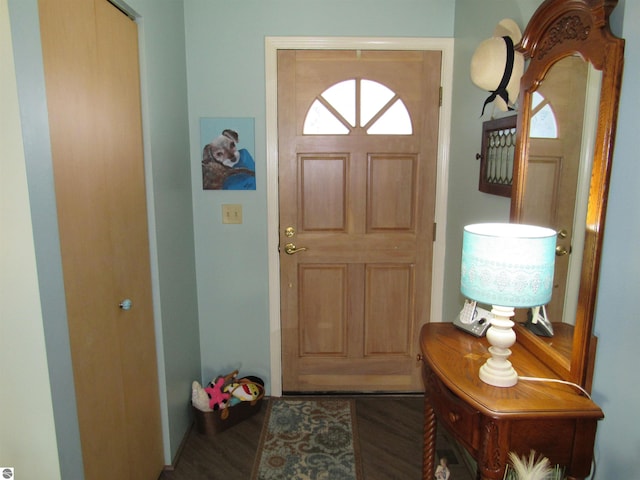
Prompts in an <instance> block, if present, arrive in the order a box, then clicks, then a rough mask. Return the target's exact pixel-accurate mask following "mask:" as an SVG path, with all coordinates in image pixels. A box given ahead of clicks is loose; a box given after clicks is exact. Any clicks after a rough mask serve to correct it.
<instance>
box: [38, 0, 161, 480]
mask: <svg viewBox="0 0 640 480" xmlns="http://www.w3.org/2000/svg"><path fill="white" fill-rule="evenodd" d="M39 10H40V23H41V34H42V47H43V56H44V68H45V80H46V88H47V101H48V109H49V123H50V129H51V145H52V153H53V168H54V178H55V188H56V201H57V208H58V220H59V228H60V241H61V248H62V262H63V272H64V284H65V292H66V301H67V312H68V322H69V335H70V340H71V355H72V360H73V369H74V380H75V390H76V399H77V407H78V418H79V424H80V436H81V441H82V454H83V461H84V468H85V477H86V479H88V480H93V479H102V478H104V479H113V478H119V479H132V480H134V479H135V480H145V479H149V480H150V479H156V478H157V477H158V475H159V474H160V472H161V470H162V466H163V457H162V433H161V426H160V413H159V395H158V386H157V367H156V351H155V339H154V322H153V311H152V298H151V281H150V267H149V247H148V232H147V214H146V204H145V188H144V163H143V149H142V130H141V114H140V91H139V85H140V81H139V67H138V45H137V44H138V37H137V28H136V24H135V22H133V21H132V20H131V19H129V18H128V17H127V16H125V15H124V14H123V13H122V12H120V11H119V10H118V9H116V8H115V7H114V6H113V5H112V4H110V3H109V2H108V1H107V0H57V1H55V2H52V1H50V0H40V2H39ZM125 299H128V300H130V301H131V307H130V308H129V309H127V308H126V307H127V305H126V303H125V304H123V306H125V308H121V306H120V305H121V303H123V302H124V301H125Z"/></svg>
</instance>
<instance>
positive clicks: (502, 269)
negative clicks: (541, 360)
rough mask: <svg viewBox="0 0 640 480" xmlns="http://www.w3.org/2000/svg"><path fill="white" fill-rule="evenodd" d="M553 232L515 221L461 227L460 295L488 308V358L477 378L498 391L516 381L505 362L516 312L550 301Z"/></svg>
mask: <svg viewBox="0 0 640 480" xmlns="http://www.w3.org/2000/svg"><path fill="white" fill-rule="evenodd" d="M555 247H556V232H555V231H554V230H551V229H550V228H544V227H538V226H533V225H523V224H517V223H478V224H475V225H467V226H466V227H464V234H463V237H462V269H461V270H462V271H461V280H460V291H461V292H462V294H463V295H464V296H465V297H467V298H469V299H471V300H475V301H476V302H479V303H483V304H486V305H492V310H491V314H492V317H493V318H492V319H491V320H490V322H491V327H489V330H487V340H488V341H489V344H490V345H491V346H490V347H489V353H490V354H491V358H489V359H488V360H487V361H486V363H485V364H484V365H482V367H480V379H481V380H482V381H483V382H485V383H488V384H489V385H493V386H496V387H511V386H513V385H515V384H516V383H518V374H517V373H516V371H515V370H514V368H513V366H512V365H511V362H510V361H509V360H508V358H509V356H510V355H511V350H509V347H511V346H512V345H513V344H514V342H515V340H516V334H515V332H514V331H513V325H514V323H513V321H512V320H511V317H512V316H513V314H514V308H530V307H535V306H539V305H545V304H547V303H549V300H551V290H552V288H553V269H554V262H555Z"/></svg>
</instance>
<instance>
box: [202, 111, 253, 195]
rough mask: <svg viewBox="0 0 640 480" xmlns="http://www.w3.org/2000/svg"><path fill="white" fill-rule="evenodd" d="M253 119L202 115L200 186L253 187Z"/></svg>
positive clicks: (231, 188) (233, 188)
mask: <svg viewBox="0 0 640 480" xmlns="http://www.w3.org/2000/svg"><path fill="white" fill-rule="evenodd" d="M254 128H255V127H254V119H253V118H201V119H200V143H201V147H202V188H203V189H204V190H255V189H256V165H255V162H254V160H253V154H252V152H253V151H254Z"/></svg>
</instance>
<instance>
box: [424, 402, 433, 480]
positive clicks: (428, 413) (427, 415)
mask: <svg viewBox="0 0 640 480" xmlns="http://www.w3.org/2000/svg"><path fill="white" fill-rule="evenodd" d="M430 397H431V396H430V395H429V392H428V391H427V392H425V395H424V450H423V454H422V480H433V475H434V472H435V455H436V414H435V411H434V410H433V405H432V404H431V398H430Z"/></svg>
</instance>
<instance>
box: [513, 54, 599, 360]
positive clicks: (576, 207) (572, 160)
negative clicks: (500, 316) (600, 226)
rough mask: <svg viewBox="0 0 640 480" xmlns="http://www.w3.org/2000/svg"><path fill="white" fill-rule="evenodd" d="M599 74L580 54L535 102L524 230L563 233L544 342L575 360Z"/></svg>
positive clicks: (551, 74) (560, 64) (561, 65)
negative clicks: (550, 332)
mask: <svg viewBox="0 0 640 480" xmlns="http://www.w3.org/2000/svg"><path fill="white" fill-rule="evenodd" d="M600 85H601V72H600V71H598V70H596V69H595V68H593V66H592V65H591V64H590V63H589V62H586V61H584V60H583V58H582V57H581V56H579V55H571V56H567V57H564V58H562V59H560V60H559V61H557V62H556V63H554V64H553V65H552V66H551V68H550V69H549V71H548V72H547V74H546V76H545V78H544V80H543V81H542V82H541V83H540V84H539V85H538V88H537V89H536V90H535V91H533V92H532V93H531V94H530V95H528V96H527V97H528V99H527V100H528V101H529V102H530V109H529V112H530V113H529V115H530V121H529V156H528V165H527V174H526V177H525V184H526V186H525V188H524V189H523V191H524V195H523V201H522V217H521V221H522V222H523V223H530V224H533V225H541V226H545V227H549V228H552V229H554V230H555V231H556V232H558V238H557V246H556V267H555V274H554V289H553V296H552V299H551V302H550V303H549V304H548V305H547V306H546V314H547V318H548V319H549V320H550V321H551V322H552V323H553V325H554V338H552V339H549V340H547V343H548V344H549V345H551V346H552V347H553V348H556V349H558V350H559V351H560V353H561V354H562V355H563V356H566V358H567V361H568V360H569V358H570V357H571V345H572V337H573V325H574V324H575V319H576V311H577V302H578V289H579V284H580V270H581V266H582V251H583V248H584V234H585V228H584V226H585V222H586V212H587V203H588V195H589V182H590V179H591V166H592V159H593V148H594V142H595V133H596V126H597V117H598V110H597V108H598V101H599V97H600Z"/></svg>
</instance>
